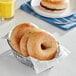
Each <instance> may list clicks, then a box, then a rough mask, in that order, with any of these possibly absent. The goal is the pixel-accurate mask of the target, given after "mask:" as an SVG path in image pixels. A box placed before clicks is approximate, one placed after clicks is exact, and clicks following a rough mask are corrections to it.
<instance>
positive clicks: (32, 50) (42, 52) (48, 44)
mask: <svg viewBox="0 0 76 76" xmlns="http://www.w3.org/2000/svg"><path fill="white" fill-rule="evenodd" d="M27 47H28V48H27V49H28V53H29V55H30V56H31V57H34V58H36V59H38V60H51V59H53V58H54V57H55V56H56V54H57V51H58V44H57V41H56V39H55V38H54V37H53V36H52V35H50V34H48V33H46V32H44V31H38V32H34V33H33V34H31V35H30V37H29V39H28V42H27Z"/></svg>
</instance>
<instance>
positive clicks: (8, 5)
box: [0, 0, 15, 19]
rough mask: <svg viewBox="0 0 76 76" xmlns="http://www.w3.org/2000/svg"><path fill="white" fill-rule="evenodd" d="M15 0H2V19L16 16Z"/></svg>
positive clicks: (0, 6)
mask: <svg viewBox="0 0 76 76" xmlns="http://www.w3.org/2000/svg"><path fill="white" fill-rule="evenodd" d="M14 5H15V0H0V15H1V17H2V19H10V18H13V17H14Z"/></svg>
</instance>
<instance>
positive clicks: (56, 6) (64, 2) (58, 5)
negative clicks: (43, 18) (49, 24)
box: [40, 0, 69, 13]
mask: <svg viewBox="0 0 76 76" xmlns="http://www.w3.org/2000/svg"><path fill="white" fill-rule="evenodd" d="M68 6H69V0H41V2H40V8H41V9H42V10H44V11H46V12H53V13H61V12H63V11H64V10H66V9H67V8H68Z"/></svg>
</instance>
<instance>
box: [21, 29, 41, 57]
mask: <svg viewBox="0 0 76 76" xmlns="http://www.w3.org/2000/svg"><path fill="white" fill-rule="evenodd" d="M36 31H40V29H38V28H34V29H28V30H27V31H26V33H25V34H24V35H23V36H22V38H21V40H20V51H21V54H22V55H23V56H29V54H28V50H27V41H28V38H29V37H30V35H31V34H32V33H34V32H36Z"/></svg>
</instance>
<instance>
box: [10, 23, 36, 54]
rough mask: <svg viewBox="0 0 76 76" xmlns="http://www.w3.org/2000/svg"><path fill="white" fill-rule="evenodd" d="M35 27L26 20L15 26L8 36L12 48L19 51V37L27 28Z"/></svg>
mask: <svg viewBox="0 0 76 76" xmlns="http://www.w3.org/2000/svg"><path fill="white" fill-rule="evenodd" d="M33 28H36V26H35V25H34V24H32V23H29V22H26V23H22V24H20V25H18V26H16V27H15V28H14V29H13V31H12V33H11V36H10V42H11V46H12V48H13V49H14V50H16V51H17V52H18V53H20V40H21V37H22V36H23V35H24V33H26V31H27V30H28V29H33Z"/></svg>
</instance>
